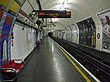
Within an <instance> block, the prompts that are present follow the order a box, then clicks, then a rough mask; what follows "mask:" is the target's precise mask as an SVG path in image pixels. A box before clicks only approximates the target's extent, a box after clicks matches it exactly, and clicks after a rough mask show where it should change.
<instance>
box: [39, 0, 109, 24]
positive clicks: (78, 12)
mask: <svg viewBox="0 0 110 82" xmlns="http://www.w3.org/2000/svg"><path fill="white" fill-rule="evenodd" d="M63 1H66V0H40V3H41V6H42V10H43V9H44V10H45V9H50V10H51V9H52V10H53V9H59V7H60V6H61V3H62V2H63ZM106 8H110V0H67V5H66V6H65V9H67V10H70V11H71V12H72V17H71V18H67V19H65V18H62V19H58V20H56V21H57V22H58V21H60V22H62V24H64V26H67V25H71V24H73V23H75V22H76V21H78V20H81V19H84V18H85V17H89V16H93V15H94V14H96V13H98V12H100V11H102V10H104V9H106Z"/></svg>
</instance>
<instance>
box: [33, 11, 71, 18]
mask: <svg viewBox="0 0 110 82" xmlns="http://www.w3.org/2000/svg"><path fill="white" fill-rule="evenodd" d="M33 12H36V13H37V14H38V17H39V18H71V12H70V11H65V10H63V11H57V10H43V11H33Z"/></svg>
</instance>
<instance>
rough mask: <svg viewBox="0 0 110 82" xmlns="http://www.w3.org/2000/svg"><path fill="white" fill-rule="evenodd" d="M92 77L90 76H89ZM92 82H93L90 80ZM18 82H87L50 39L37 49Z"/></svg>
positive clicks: (20, 74)
mask: <svg viewBox="0 0 110 82" xmlns="http://www.w3.org/2000/svg"><path fill="white" fill-rule="evenodd" d="M89 77H90V76H89ZM89 79H90V80H91V81H90V82H95V81H93V79H92V78H89ZM17 82H87V81H86V80H85V78H84V77H83V76H82V75H81V74H80V73H79V71H78V70H77V69H76V68H75V67H74V66H73V65H72V64H71V62H70V61H69V60H68V59H67V58H66V56H65V55H64V53H62V51H61V50H60V49H59V48H58V47H57V45H56V44H55V43H54V41H53V40H52V39H50V38H45V39H44V40H43V43H42V45H41V46H40V47H39V48H36V49H35V50H34V51H33V52H32V54H31V57H30V58H29V59H28V62H27V63H26V65H25V67H24V68H23V69H22V70H21V71H20V73H19V74H18V81H17Z"/></svg>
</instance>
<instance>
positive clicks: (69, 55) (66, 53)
mask: <svg viewBox="0 0 110 82" xmlns="http://www.w3.org/2000/svg"><path fill="white" fill-rule="evenodd" d="M53 41H54V40H53ZM54 43H55V44H56V45H57V47H58V48H59V49H60V50H61V51H62V52H63V53H64V55H65V56H66V57H67V59H68V60H69V61H70V62H71V63H72V65H73V66H74V67H75V68H76V69H77V70H78V72H79V73H80V74H81V75H82V76H83V78H84V79H85V80H86V82H92V81H91V80H90V79H89V78H88V77H87V76H86V75H85V74H84V73H83V72H82V71H81V69H80V68H79V67H78V66H77V65H76V64H75V63H74V62H73V61H72V59H73V60H74V61H75V62H76V63H77V64H78V65H79V66H81V68H83V69H84V70H85V71H86V72H87V73H88V74H89V75H90V76H91V77H92V78H93V79H94V80H95V81H96V82H101V81H100V80H98V79H97V78H96V77H95V76H94V75H93V74H92V73H91V72H90V71H88V70H87V69H86V68H85V67H84V66H83V65H82V64H81V63H79V62H78V61H77V60H76V59H75V58H74V57H73V56H72V55H71V54H70V53H69V52H67V51H66V50H65V49H64V48H63V47H62V46H60V45H59V44H58V43H57V42H55V41H54ZM70 57H71V58H72V59H71V58H70Z"/></svg>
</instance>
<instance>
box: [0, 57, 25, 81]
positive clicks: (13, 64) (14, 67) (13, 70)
mask: <svg viewBox="0 0 110 82" xmlns="http://www.w3.org/2000/svg"><path fill="white" fill-rule="evenodd" d="M24 64H25V62H24V61H22V60H21V59H14V60H11V61H9V62H8V63H6V64H3V66H2V68H1V69H2V73H3V80H4V81H14V80H16V79H17V77H16V74H17V73H18V72H19V71H20V70H21V69H22V68H23V67H24Z"/></svg>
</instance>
